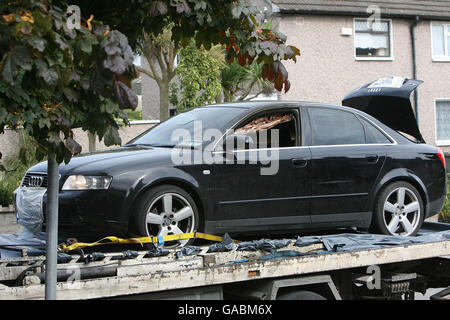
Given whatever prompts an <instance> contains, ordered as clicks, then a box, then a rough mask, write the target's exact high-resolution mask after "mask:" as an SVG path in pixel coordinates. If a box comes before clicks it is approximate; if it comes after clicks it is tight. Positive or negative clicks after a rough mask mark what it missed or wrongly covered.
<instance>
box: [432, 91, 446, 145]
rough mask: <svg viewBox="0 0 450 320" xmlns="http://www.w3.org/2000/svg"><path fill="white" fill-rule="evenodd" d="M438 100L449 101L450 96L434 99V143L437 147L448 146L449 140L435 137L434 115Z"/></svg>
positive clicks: (435, 117)
mask: <svg viewBox="0 0 450 320" xmlns="http://www.w3.org/2000/svg"><path fill="white" fill-rule="evenodd" d="M439 101H444V102H450V98H436V99H434V137H435V139H434V140H435V142H436V145H437V146H439V147H445V146H450V140H438V139H437V116H436V114H437V113H436V109H437V103H438V102H439Z"/></svg>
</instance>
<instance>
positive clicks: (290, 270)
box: [0, 222, 450, 300]
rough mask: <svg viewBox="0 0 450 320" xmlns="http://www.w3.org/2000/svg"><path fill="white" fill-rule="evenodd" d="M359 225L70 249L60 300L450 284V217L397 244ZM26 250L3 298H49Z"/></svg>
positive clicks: (1, 291) (2, 266)
mask: <svg viewBox="0 0 450 320" xmlns="http://www.w3.org/2000/svg"><path fill="white" fill-rule="evenodd" d="M354 234H355V238H352V235H351V234H349V233H344V234H339V233H337V234H332V235H319V236H309V237H299V238H297V240H296V239H291V241H286V244H287V246H285V247H283V248H278V249H276V250H273V251H272V252H267V251H264V250H255V251H248V250H244V251H242V250H239V249H238V250H236V248H235V249H233V250H231V251H226V252H210V253H208V252H207V251H208V249H209V246H208V245H201V246H198V247H196V248H197V251H196V252H195V254H193V255H186V254H185V255H181V254H180V253H179V251H180V249H170V250H169V252H168V254H167V252H166V254H167V255H165V256H159V257H158V256H156V257H155V256H152V254H150V253H149V251H148V250H142V251H130V250H125V251H120V250H123V249H122V248H116V249H115V250H110V249H111V247H109V246H106V247H101V246H100V247H95V250H103V251H104V252H98V251H97V252H95V251H94V252H91V253H86V252H83V251H78V253H75V254H74V253H73V252H71V254H70V255H69V254H66V255H65V258H66V259H65V261H59V262H58V283H57V299H63V300H72V299H193V300H201V299H208V300H215V299H218V300H222V299H254V300H275V299H329V300H341V299H414V293H416V292H420V293H425V292H426V290H427V289H428V288H445V287H449V286H450V225H449V224H441V223H429V222H425V223H424V225H423V228H422V230H421V232H420V233H419V237H415V239H417V240H415V239H413V240H412V241H399V242H398V243H395V241H394V243H393V242H390V239H394V238H393V237H391V238H389V237H384V238H383V236H379V237H381V238H377V237H375V238H373V237H372V236H373V235H370V234H364V233H357V232H355V233H354ZM397 238H398V237H397ZM339 239H340V240H342V239H344V240H345V239H347V240H349V242H348V241H347V243H343V244H339V241H340V240H339ZM367 239H369V240H370V239H371V240H372V242H370V241H369V242H367V241H365V240H367ZM380 239H381V240H380ZM373 240H376V241H373ZM333 241H334V242H333ZM344 242H345V241H344ZM299 243H300V244H299ZM355 243H358V245H357V246H354V244H355ZM348 245H350V246H348ZM346 246H347V247H346ZM105 248H106V249H105ZM26 254H27V253H26V252H25V251H24V252H23V254H22V256H21V257H16V258H9V259H0V299H5V300H10V299H17V300H19V299H20V300H28V299H44V295H45V294H44V292H45V288H44V287H45V286H44V284H43V283H44V280H45V273H44V272H45V268H44V264H45V263H44V262H45V256H27V255H26ZM59 260H60V259H59ZM449 294H450V290H449V289H448V288H447V289H445V290H442V291H441V292H439V293H437V294H435V295H433V296H432V297H431V298H432V299H446V296H448V295H449ZM447 298H448V297H447Z"/></svg>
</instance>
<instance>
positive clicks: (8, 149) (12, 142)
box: [0, 120, 159, 162]
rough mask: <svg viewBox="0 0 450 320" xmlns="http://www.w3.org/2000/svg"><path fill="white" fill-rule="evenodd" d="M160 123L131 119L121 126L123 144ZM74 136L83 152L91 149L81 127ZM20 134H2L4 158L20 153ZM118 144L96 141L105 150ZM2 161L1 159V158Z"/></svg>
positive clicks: (120, 132)
mask: <svg viewBox="0 0 450 320" xmlns="http://www.w3.org/2000/svg"><path fill="white" fill-rule="evenodd" d="M158 123H159V120H146V121H130V126H126V127H121V128H120V129H119V135H120V137H121V139H122V144H125V143H127V142H128V141H130V140H131V139H133V138H134V137H136V136H138V135H139V134H141V133H142V132H144V131H145V130H147V129H149V128H151V127H153V126H155V125H156V124H158ZM74 138H75V140H76V141H77V142H78V143H79V144H81V146H82V152H87V151H89V139H88V136H87V133H86V132H84V131H83V130H81V129H74ZM20 141H21V139H20V136H19V134H18V133H17V132H15V131H12V130H8V129H7V130H5V133H4V134H1V135H0V152H1V153H2V159H6V158H7V157H8V156H14V155H16V154H17V153H18V151H19V149H20V147H21V145H20ZM117 147H118V146H110V147H107V146H105V144H104V143H103V141H98V139H97V142H96V149H97V150H105V149H111V148H117ZM0 162H1V160H0Z"/></svg>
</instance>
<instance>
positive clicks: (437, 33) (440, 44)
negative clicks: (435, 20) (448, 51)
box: [431, 24, 445, 56]
mask: <svg viewBox="0 0 450 320" xmlns="http://www.w3.org/2000/svg"><path fill="white" fill-rule="evenodd" d="M431 29H432V37H433V55H435V56H443V55H445V47H444V45H445V41H444V25H435V24H433V25H432V28H431Z"/></svg>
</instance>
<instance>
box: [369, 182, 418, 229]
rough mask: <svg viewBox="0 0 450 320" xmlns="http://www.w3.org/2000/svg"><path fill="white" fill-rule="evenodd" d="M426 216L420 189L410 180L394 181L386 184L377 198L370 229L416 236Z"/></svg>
mask: <svg viewBox="0 0 450 320" xmlns="http://www.w3.org/2000/svg"><path fill="white" fill-rule="evenodd" d="M424 216H425V210H424V204H423V200H422V197H421V195H420V193H419V191H418V190H417V189H416V188H415V187H414V186H413V185H412V184H410V183H408V182H405V181H398V182H394V183H391V184H389V185H388V186H386V187H385V188H384V189H383V190H382V191H381V192H380V194H379V195H378V196H377V198H376V200H375V210H374V214H373V217H372V225H371V228H370V231H371V232H374V233H381V234H385V235H392V236H415V235H416V234H417V233H418V232H419V230H420V227H421V226H422V222H423V220H424Z"/></svg>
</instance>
